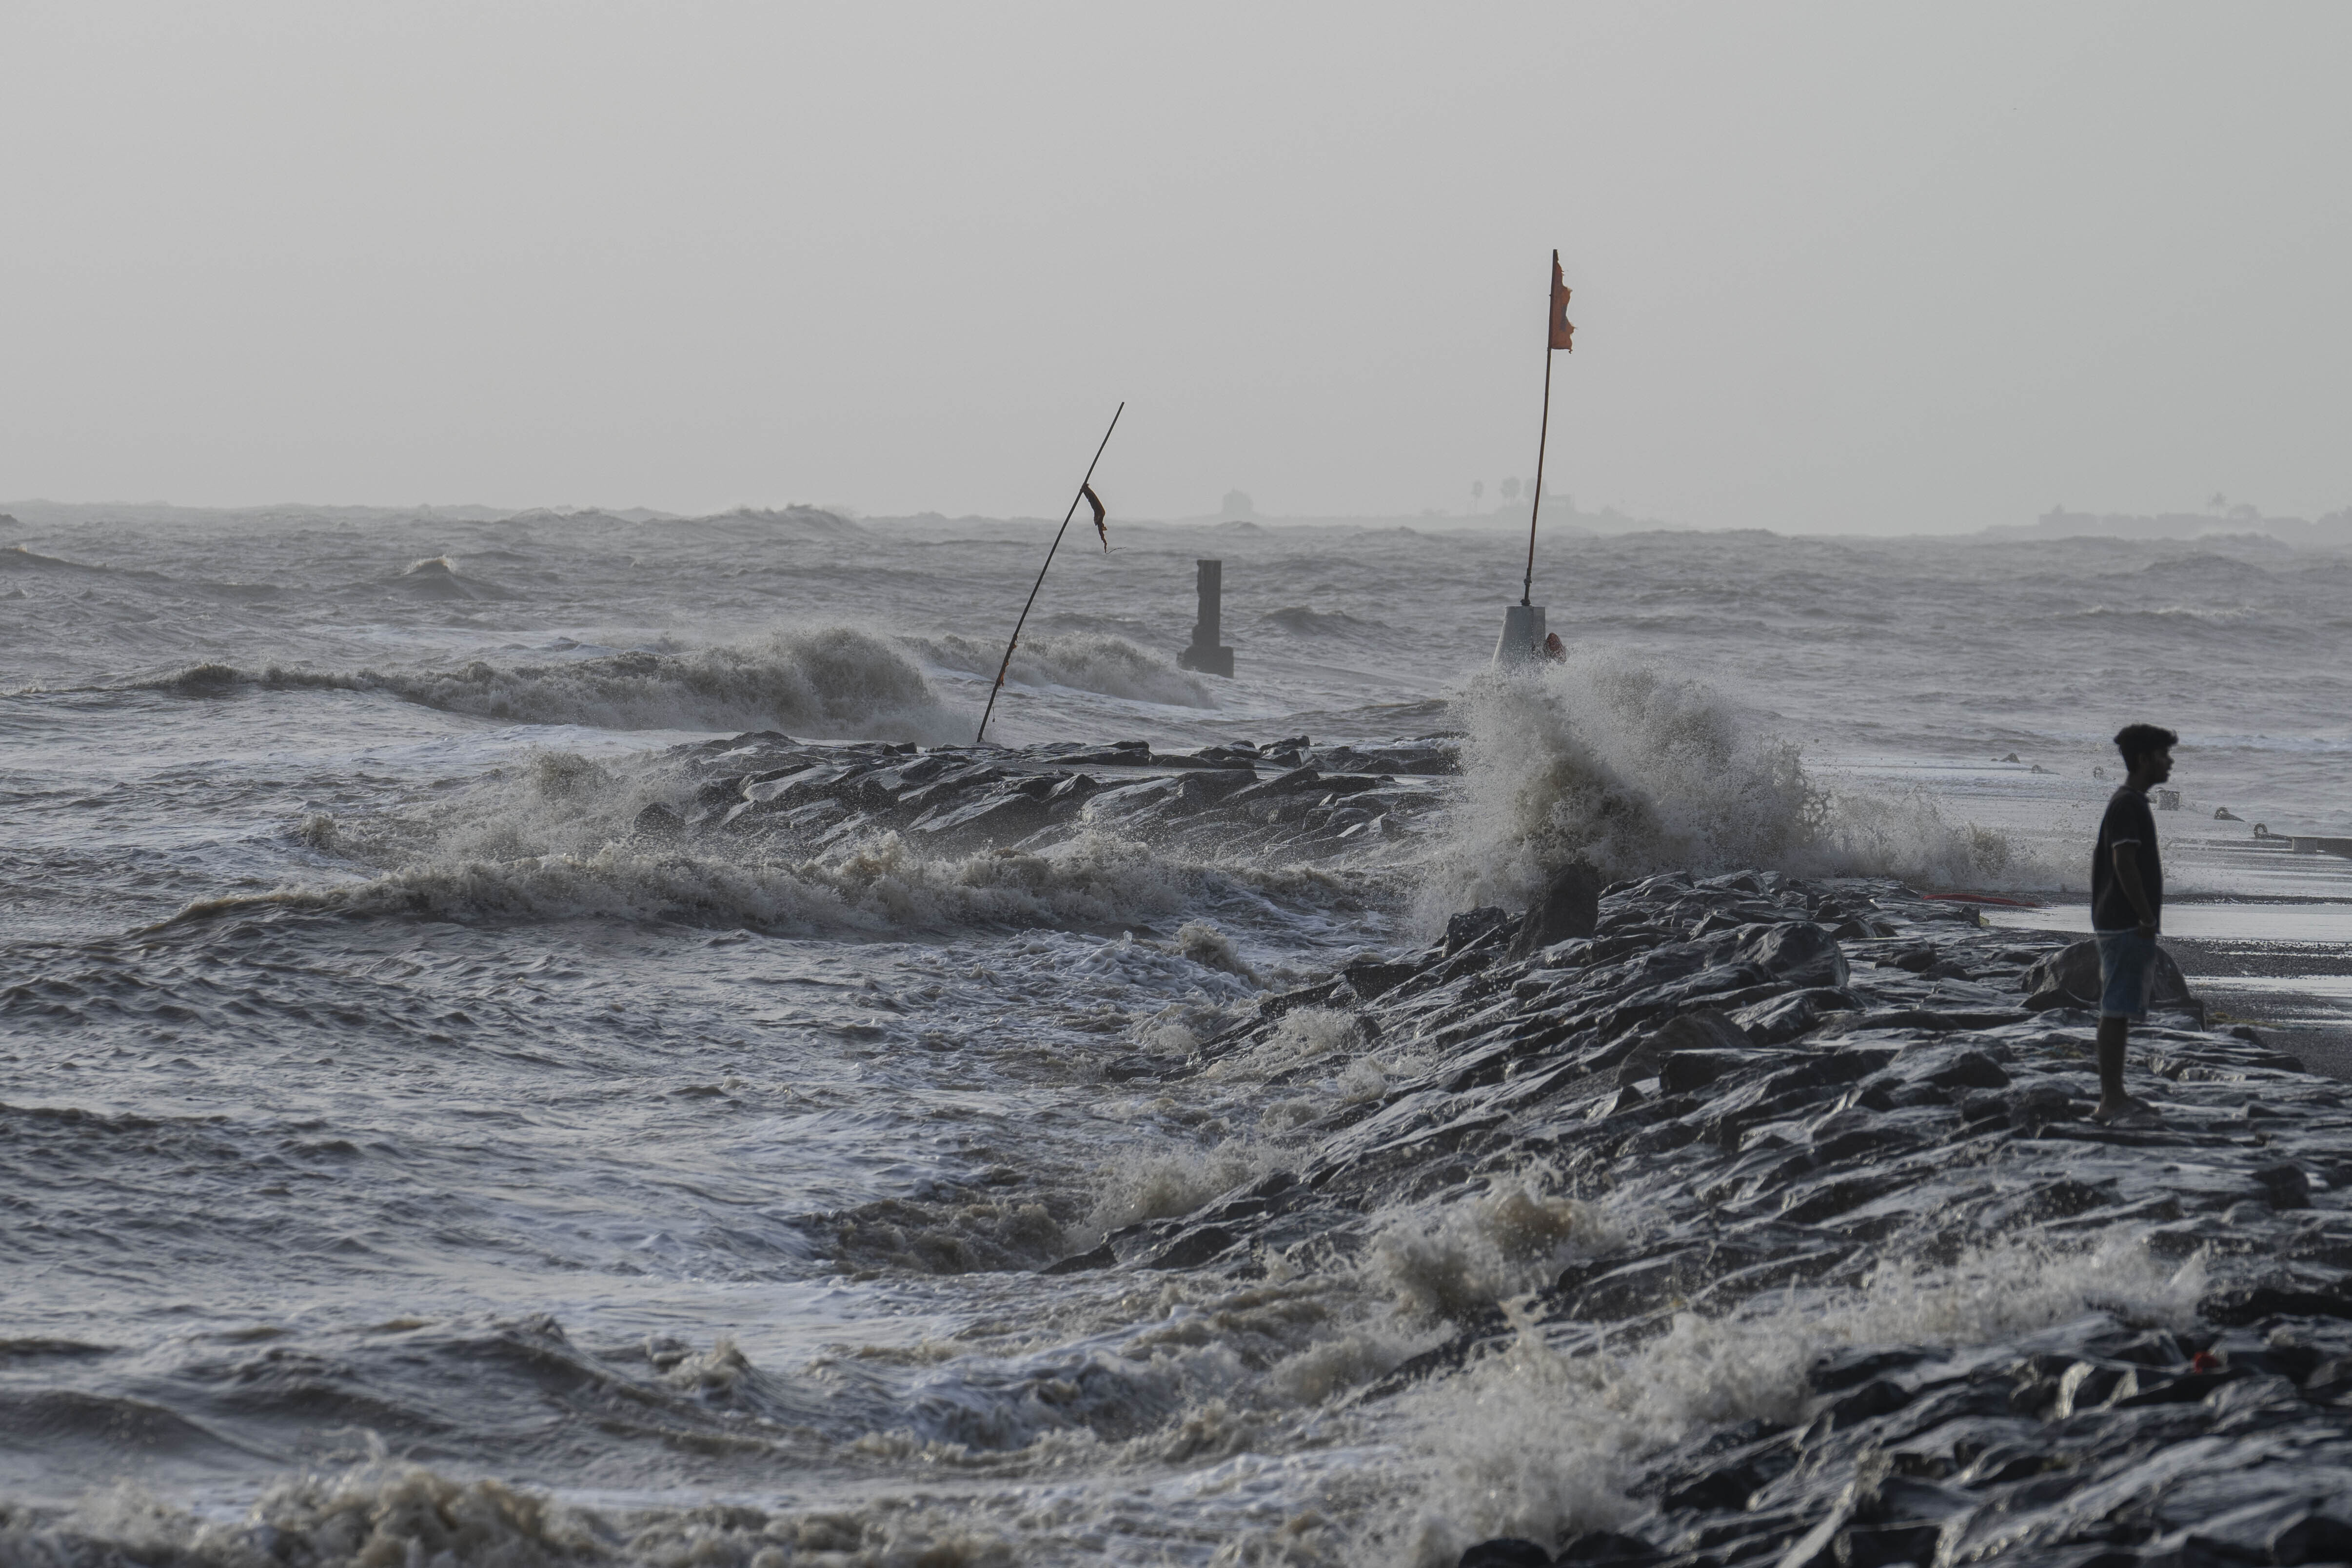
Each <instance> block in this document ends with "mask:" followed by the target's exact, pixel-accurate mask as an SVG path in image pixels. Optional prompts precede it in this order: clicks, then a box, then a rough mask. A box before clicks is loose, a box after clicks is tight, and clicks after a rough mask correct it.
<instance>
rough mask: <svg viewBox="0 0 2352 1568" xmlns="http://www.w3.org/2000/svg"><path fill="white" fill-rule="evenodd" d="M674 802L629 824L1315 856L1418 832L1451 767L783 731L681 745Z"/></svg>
mask: <svg viewBox="0 0 2352 1568" xmlns="http://www.w3.org/2000/svg"><path fill="white" fill-rule="evenodd" d="M673 761H674V762H675V763H678V764H680V765H682V766H683V767H684V768H685V769H686V771H687V772H688V776H689V777H690V778H691V779H693V780H694V781H695V787H694V793H693V795H692V796H691V797H690V798H689V799H688V800H687V801H686V802H684V803H683V804H682V805H675V806H674V805H649V806H647V807H646V809H645V810H644V811H643V812H641V813H640V814H639V816H638V817H637V820H636V828H637V831H638V832H639V833H640V834H642V835H646V836H649V837H676V836H682V835H693V834H701V833H714V834H723V835H729V836H732V837H741V838H746V839H752V840H757V841H761V842H765V843H773V844H775V845H777V846H779V847H790V848H792V849H793V850H795V851H808V850H816V849H822V848H824V847H827V846H829V845H833V844H836V843H846V842H848V841H851V840H853V839H856V838H857V837H862V836H866V835H870V834H874V833H880V832H895V833H898V834H900V835H902V836H903V837H905V838H906V839H907V840H908V842H909V843H910V844H913V845H915V846H917V847H921V848H925V849H936V850H938V851H940V852H942V853H969V852H971V851H972V850H975V849H992V848H993V849H1008V848H1019V849H1030V850H1034V849H1041V848H1045V847H1049V846H1051V845H1053V844H1055V843H1057V842H1060V841H1062V840H1063V839H1066V838H1068V837H1072V836H1074V835H1076V834H1078V833H1081V832H1084V831H1086V830H1087V829H1088V828H1097V827H1099V828H1109V829H1113V830H1116V831H1118V832H1120V833H1123V834H1127V835H1129V836H1131V837H1148V838H1150V839H1152V840H1154V841H1155V842H1160V843H1163V844H1168V845H1171V846H1174V847H1196V848H1211V847H1213V848H1214V849H1215V850H1216V851H1217V852H1218V853H1220V854H1223V855H1227V856H1236V855H1256V856H1265V855H1278V856H1281V857H1286V858H1307V859H1314V858H1328V857H1332V856H1337V855H1343V854H1346V853H1348V852H1349V851H1350V850H1353V849H1357V848H1362V847H1369V846H1370V845H1371V844H1373V843H1375V842H1377V841H1378V840H1380V839H1381V838H1382V837H1386V836H1387V835H1389V834H1391V833H1393V832H1403V831H1408V830H1410V829H1412V827H1413V826H1416V825H1417V824H1418V823H1419V822H1420V821H1421V819H1422V818H1423V817H1424V816H1426V815H1427V814H1428V813H1430V812H1431V811H1433V810H1434V809H1436V808H1437V807H1439V806H1441V805H1443V804H1444V798H1445V797H1444V794H1443V793H1442V791H1443V785H1442V784H1441V782H1440V778H1439V776H1438V775H1444V774H1450V773H1455V772H1457V771H1458V762H1457V756H1456V745H1455V742H1453V741H1452V740H1450V739H1447V738H1444V737H1437V736H1432V737H1424V738H1423V739H1420V740H1412V741H1393V742H1387V743H1385V744H1381V745H1366V746H1360V747H1357V746H1335V745H1327V746H1317V745H1315V744H1314V743H1313V742H1311V741H1310V740H1308V739H1307V737H1305V736H1298V737H1295V738H1292V739H1288V740H1284V741H1277V742H1270V743H1267V744H1264V745H1260V744H1257V743H1255V742H1233V743H1231V744H1227V745H1222V746H1210V747H1204V748H1202V749H1200V750H1198V751H1192V752H1158V753H1155V752H1153V751H1152V750H1151V748H1150V745H1149V744H1148V743H1147V742H1142V741H1123V742H1114V743H1112V744H1109V745H1101V746H1086V745H1077V744H1072V743H1054V744H1046V745H1039V746H1030V747H1024V748H1018V749H1014V748H1006V747H997V746H987V747H963V746H939V747H918V746H915V745H911V744H906V745H891V744H878V743H866V744H857V745H824V744H812V743H805V742H795V741H793V740H792V739H791V738H790V737H788V736H784V735H778V734H752V735H740V736H736V737H734V738H732V739H729V740H722V741H712V742H705V743H703V744H702V745H699V746H693V747H684V748H680V750H679V751H678V752H677V753H675V754H674V756H673Z"/></svg>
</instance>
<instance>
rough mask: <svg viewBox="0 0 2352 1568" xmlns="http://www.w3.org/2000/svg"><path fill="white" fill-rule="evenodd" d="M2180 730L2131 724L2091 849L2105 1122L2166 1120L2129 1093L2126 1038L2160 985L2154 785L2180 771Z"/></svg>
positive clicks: (2099, 1117)
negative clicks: (2119, 779) (2150, 801)
mask: <svg viewBox="0 0 2352 1568" xmlns="http://www.w3.org/2000/svg"><path fill="white" fill-rule="evenodd" d="M2179 743H2180V737H2179V736H2178V735H2176V734H2174V733H2173V732H2172V731H2169V730H2165V729H2159V728H2158V727H2157V726H2156V725H2154V724H2126V725H2125V726H2124V728H2123V729H2122V731H2120V732H2118V733H2117V734H2116V750H2117V751H2119V752H2122V753H2123V754H2124V765H2125V766H2126V768H2128V769H2130V770H2131V771H2130V773H2128V774H2127V775H2126V777H2125V779H2124V782H2123V784H2122V786H2121V787H2119V788H2118V789H2117V790H2116V793H2115V795H2113V796H2112V797H2111V798H2110V799H2109V800H2108V801H2107V812H2106V815H2105V816H2103V817H2101V818H2100V819H2099V843H2098V847H2097V848H2095V849H2094V850H2093V851H2092V852H2091V934H2092V935H2093V936H2095V937H2096V938H2097V939H2098V942H2099V1107H2098V1109H2097V1110H2094V1111H2093V1112H2092V1113H2091V1115H2092V1117H2093V1118H2094V1119H2095V1120H2096V1121H2141V1122H2150V1121H2157V1120H2158V1116H2157V1112H2156V1108H2155V1107H2154V1106H2151V1105H2149V1104H2148V1103H2147V1101H2146V1100H2134V1099H2133V1098H2131V1096H2129V1095H2127V1094H2126V1093H2125V1092H2124V1040H2125V1038H2126V1036H2127V1035H2128V1034H2129V1032H2130V1029H2131V1026H2132V1024H2133V1023H2134V1022H2135V1021H2136V1020H2140V1019H2145V1018H2146V1017H2147V999H2148V993H2149V991H2150V989H2151V988H2152V987H2153V986H2154V985H2155V984H2156V933H2157V931H2158V928H2159V927H2160V926H2161V924H2162V922H2163V917H2164V862H2163V860H2162V859H2161V858H2159V857H2158V854H2157V849H2156V814H2155V813H2154V812H2152V811H2150V810H2149V809H2148V805H2147V792H2148V790H2149V788H2150V787H2151V786H2152V785H2155V784H2162V783H2163V782H2164V781H2165V780H2167V779H2168V778H2170V777H2171V776H2172V748H2173V747H2175V746H2176V745H2179Z"/></svg>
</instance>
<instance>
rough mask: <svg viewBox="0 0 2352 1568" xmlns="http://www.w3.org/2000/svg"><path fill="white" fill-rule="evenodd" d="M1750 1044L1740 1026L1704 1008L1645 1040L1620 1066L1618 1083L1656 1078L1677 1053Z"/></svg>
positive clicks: (1649, 1035)
mask: <svg viewBox="0 0 2352 1568" xmlns="http://www.w3.org/2000/svg"><path fill="white" fill-rule="evenodd" d="M1747 1044H1748V1037H1747V1036H1746V1035H1745V1034H1744V1033H1742V1032H1741V1031H1740V1029H1739V1026H1738V1025H1736V1024H1734V1023H1733V1022H1732V1021H1731V1020H1730V1019H1729V1018H1728V1017H1727V1016H1724V1015H1723V1014H1721V1013H1718V1012H1717V1011H1715V1010H1714V1009H1713V1008H1706V1007H1703V1008H1700V1009H1699V1010H1697V1011H1696V1012H1692V1013H1685V1014H1683V1015H1682V1016H1680V1017H1678V1018H1674V1019H1671V1020H1669V1021H1668V1022H1666V1023H1665V1024H1663V1025H1661V1026H1659V1027H1657V1028H1655V1029H1652V1030H1651V1031H1649V1032H1648V1033H1647V1034H1645V1035H1643V1036H1642V1037H1641V1038H1640V1039H1639V1040H1638V1041H1637V1042H1635V1044H1634V1046H1633V1049H1632V1051H1631V1052H1629V1053H1628V1054H1627V1055H1626V1056H1625V1057H1624V1058H1622V1060H1621V1061H1619V1062H1618V1064H1617V1081H1618V1082H1619V1083H1635V1082H1638V1081H1639V1080H1641V1079H1645V1078H1654V1077H1656V1076H1657V1075H1658V1073H1659V1071H1660V1070H1661V1068H1663V1067H1664V1064H1665V1061H1666V1058H1669V1057H1671V1056H1673V1055H1675V1053H1676V1052H1677V1051H1717V1050H1736V1049H1738V1048H1741V1047H1746V1046H1747Z"/></svg>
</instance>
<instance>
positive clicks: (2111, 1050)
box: [2091, 1018, 2132, 1121]
mask: <svg viewBox="0 0 2352 1568" xmlns="http://www.w3.org/2000/svg"><path fill="white" fill-rule="evenodd" d="M2130 1029H2131V1021H2130V1020H2129V1019H2127V1018H2102V1019H2100V1020H2099V1108H2098V1109H2097V1110H2094V1111H2093V1112H2091V1115H2092V1117H2093V1119H2094V1120H2096V1121H2114V1120H2115V1119H2116V1117H2118V1116H2122V1115H2124V1114H2126V1112H2128V1111H2129V1110H2131V1109H2132V1101H2131V1096H2129V1095H2127V1094H2126V1093H2125V1092H2124V1038H2125V1037H2126V1034H2128V1033H2129V1031H2130Z"/></svg>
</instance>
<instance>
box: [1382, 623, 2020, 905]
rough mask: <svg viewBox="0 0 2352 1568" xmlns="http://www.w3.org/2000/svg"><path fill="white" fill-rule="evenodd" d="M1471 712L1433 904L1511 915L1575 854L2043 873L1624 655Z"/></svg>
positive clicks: (1716, 867)
mask: <svg viewBox="0 0 2352 1568" xmlns="http://www.w3.org/2000/svg"><path fill="white" fill-rule="evenodd" d="M1463 709H1464V710H1465V718H1466V719H1467V721H1468V731H1469V732H1468V734H1467V736H1466V738H1465V741H1464V743H1463V750H1462V759H1463V793H1462V797H1461V800H1460V802H1459V804H1458V805H1457V806H1456V808H1455V811H1454V817H1453V820H1452V823H1451V825H1450V828H1449V831H1448V833H1447V835H1446V837H1445V839H1444V842H1443V845H1442V847H1440V849H1439V850H1438V852H1437V853H1436V854H1435V855H1434V856H1433V858H1432V859H1431V860H1430V862H1429V863H1428V867H1427V871H1428V879H1427V886H1426V888H1425V890H1424V894H1423V901H1424V906H1425V907H1424V913H1430V912H1434V913H1438V914H1443V913H1444V912H1445V911H1446V910H1461V909H1468V908H1471V907H1474V906H1475V905H1479V904H1503V905H1507V906H1510V907H1517V906H1518V905H1521V904H1524V903H1526V902H1527V901H1528V900H1529V899H1530V898H1532V897H1533V896H1534V895H1535V893H1536V892H1537V891H1538V889H1541V888H1542V887H1543V886H1544V885H1545V883H1546V882H1547V881H1548V880H1549V878H1550V877H1551V876H1552V875H1553V874H1554V873H1555V872H1557V871H1558V870H1559V868H1562V867H1564V866H1567V865H1569V864H1570V863H1571V862H1575V861H1583V862H1584V863H1586V864H1588V865H1590V866H1591V867H1593V868H1596V869H1597V870H1599V871H1600V872H1601V874H1602V875H1603V876H1604V877H1605V878H1611V879H1618V878H1628V877H1639V876H1646V875H1648V874H1650V873H1652V872H1655V871H1661V870H1667V869H1673V868H1682V869H1687V870H1691V871H1696V872H1699V873H1702V874H1704V873H1707V872H1714V871H1722V870H1729V869H1732V868H1739V867H1749V866H1753V867H1769V868H1778V869H1780V870H1785V871H1789V872H1791V873H1793V874H1797V875H1805V876H1896V877H1903V878H1906V879H1916V880H1925V881H1927V882H1929V883H1932V884H1935V885H1938V886H1966V887H1976V888H1983V887H1993V886H2005V885H2015V884H2016V883H2017V882H2018V881H2019V879H2021V878H2026V879H2036V880H2040V879H2043V877H2044V873H2042V871H2041V870H2040V869H2039V868H2034V867H2032V866H2029V865H2027V864H2025V863H2024V858H2023V857H2022V856H2021V854H2020V853H2019V851H2018V850H2017V849H2016V848H2015V847H2013V846H2012V845H2011V842H2010V841H2009V840H2008V839H2007V838H2006V837H2003V836H2002V835H2000V833H1998V832H1995V831H1992V830H1990V829H1987V828H1983V827H1979V826H1976V825H1975V824H1973V823H1969V824H1958V825H1955V824H1953V823H1951V822H1950V821H1948V820H1947V819H1946V818H1945V817H1944V816H1942V815H1941V814H1940V813H1939V812H1938V811H1937V808H1936V806H1935V805H1934V804H1933V803H1932V802H1931V801H1929V800H1927V798H1926V797H1925V796H1924V795H1909V796H1900V797H1888V796H1884V795H1867V794H1864V793H1861V792H1856V791H1846V790H1840V789H1833V788H1832V787H1829V786H1827V785H1824V784H1822V783H1821V782H1820V781H1818V780H1816V779H1815V778H1814V777H1813V776H1812V775H1811V773H1808V772H1807V771H1806V769H1805V766H1804V763H1803V761H1802V759H1801V756H1800V754H1799V751H1798V748H1797V747H1796V746H1795V745H1793V744H1791V743H1790V742H1787V741H1784V740H1781V739H1780V738H1779V737H1778V736H1776V735H1773V734H1771V733H1770V732H1769V731H1766V730H1764V729H1763V728H1762V727H1761V726H1760V725H1759V724H1758V723H1757V721H1756V720H1755V717H1754V716H1753V715H1752V714H1749V713H1748V712H1746V711H1745V710H1742V709H1740V708H1739V707H1738V705H1737V704H1735V703H1733V702H1732V701H1731V700H1728V699H1727V698H1726V697H1725V696H1724V695H1723V694H1721V693H1720V692H1718V691H1717V690H1716V689H1713V688H1712V687H1710V686H1708V685H1706V683H1705V682H1703V681H1699V680H1695V679H1688V678H1685V677H1681V676H1676V675H1672V674H1669V673H1667V672H1665V671H1664V670H1661V669H1659V668H1655V667H1654V666H1651V665H1648V664H1644V663H1642V662H1640V661H1638V660H1635V659H1633V658H1627V657H1624V656H1621V655H1617V654H1612V653H1604V652H1598V651H1594V650H1591V649H1585V648H1580V649H1577V650H1575V651H1574V652H1573V653H1572V654H1571V655H1570V658H1569V659H1568V661H1567V662H1566V663H1564V664H1559V665H1555V666H1550V667H1548V668H1544V669H1542V670H1540V671H1533V672H1528V673H1525V674H1515V675H1512V676H1509V677H1497V678H1488V679H1481V680H1480V681H1478V682H1477V683H1476V684H1475V686H1474V687H1473V688H1472V689H1471V690H1470V692H1469V693H1468V694H1467V696H1466V697H1465V700H1464V702H1463Z"/></svg>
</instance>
